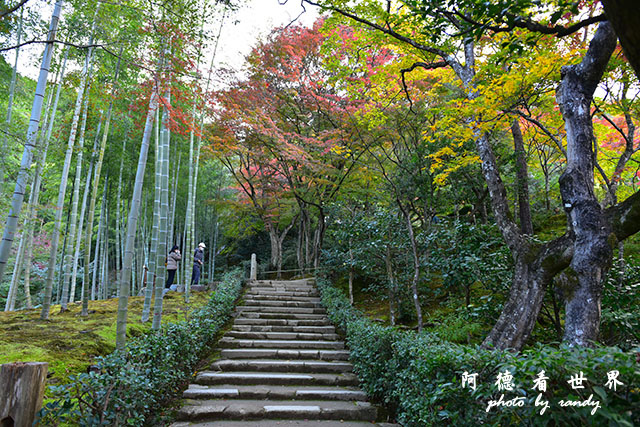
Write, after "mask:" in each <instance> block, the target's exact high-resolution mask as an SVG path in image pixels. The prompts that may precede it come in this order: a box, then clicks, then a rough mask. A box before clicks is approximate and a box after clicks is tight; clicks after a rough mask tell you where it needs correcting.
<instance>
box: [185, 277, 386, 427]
mask: <svg viewBox="0 0 640 427" xmlns="http://www.w3.org/2000/svg"><path fill="white" fill-rule="evenodd" d="M237 313H238V315H237V317H236V319H235V322H234V324H233V328H232V329H231V331H229V332H228V333H227V334H225V336H224V337H223V338H222V339H221V340H220V342H219V349H220V351H221V359H219V360H217V361H216V362H214V363H213V364H212V365H211V366H210V370H208V371H202V372H200V373H198V375H197V376H196V378H195V380H194V382H193V383H192V384H190V385H189V388H188V389H187V390H186V391H185V392H184V394H183V397H184V401H183V406H182V408H181V409H180V410H179V412H178V420H179V421H178V422H176V423H174V424H173V427H183V426H210V427H214V426H227V427H232V426H237V427H240V426H261V427H271V426H280V427H289V426H304V427H329V426H337V425H340V426H345V427H346V426H353V427H355V426H373V425H377V426H393V425H394V424H386V423H378V424H375V421H376V419H377V418H378V410H377V408H376V407H375V406H373V405H371V404H370V403H369V402H367V400H366V399H367V398H366V395H365V393H364V392H363V391H362V390H360V389H359V388H358V378H357V377H356V376H355V375H354V374H353V373H352V366H351V364H350V363H349V362H348V358H349V352H348V350H346V349H345V346H344V342H343V341H341V340H340V338H339V336H338V335H336V332H335V329H334V327H333V325H332V324H331V323H330V321H329V319H328V318H327V315H326V311H325V309H324V308H323V307H322V306H321V305H320V297H319V294H318V291H317V289H316V287H315V281H314V280H313V279H305V280H294V281H255V282H253V283H251V284H250V285H249V286H248V289H247V291H246V294H245V296H244V305H243V306H239V307H237Z"/></svg>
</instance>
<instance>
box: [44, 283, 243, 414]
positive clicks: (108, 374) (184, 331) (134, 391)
mask: <svg viewBox="0 0 640 427" xmlns="http://www.w3.org/2000/svg"><path fill="white" fill-rule="evenodd" d="M241 277H242V275H241V272H239V271H237V270H236V271H232V272H229V273H227V274H225V276H224V277H223V279H222V281H221V282H220V284H219V285H218V288H217V290H216V291H215V292H214V293H213V295H212V297H211V299H210V300H209V302H208V303H207V305H206V306H204V307H202V308H201V309H199V310H198V311H196V312H195V313H194V314H193V315H192V316H191V318H190V319H189V320H188V321H184V322H179V323H172V324H168V325H164V326H163V327H162V328H161V329H160V330H159V331H158V332H156V333H150V334H147V335H144V336H142V337H139V338H137V339H133V340H131V341H130V342H129V343H128V344H127V345H126V347H125V349H124V350H123V351H118V350H116V351H114V352H113V353H111V354H110V355H108V356H106V357H103V358H100V359H99V360H98V363H97V366H96V369H95V370H94V372H90V373H88V374H80V375H77V376H74V377H72V378H71V381H70V383H69V384H65V385H62V386H58V387H50V391H51V392H52V394H53V395H54V396H55V397H56V399H55V400H54V401H52V402H49V403H47V404H46V405H45V407H44V408H43V409H42V411H41V412H40V414H39V415H40V419H41V423H42V424H44V425H57V424H58V423H60V422H66V423H71V424H72V425H81V426H96V425H133V426H140V425H154V424H156V421H157V420H155V419H154V417H155V416H156V415H155V413H156V411H157V410H158V409H159V408H161V407H163V406H164V405H166V404H167V403H168V402H170V401H171V400H172V399H173V398H175V397H176V396H177V395H178V394H179V393H180V390H181V389H182V387H183V385H184V384H185V383H186V382H187V381H188V379H189V377H190V376H191V375H192V373H193V370H194V369H195V366H196V364H197V363H198V361H199V360H201V359H202V358H203V356H204V355H205V354H206V351H208V350H209V348H210V346H211V344H213V342H214V340H215V338H216V334H217V332H218V331H219V330H220V328H221V327H222V326H223V325H224V324H225V322H226V321H227V319H228V318H229V315H230V313H231V311H232V310H233V308H234V307H235V303H236V300H237V299H238V297H239V295H240V290H241Z"/></svg>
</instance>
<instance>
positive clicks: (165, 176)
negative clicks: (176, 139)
mask: <svg viewBox="0 0 640 427" xmlns="http://www.w3.org/2000/svg"><path fill="white" fill-rule="evenodd" d="M170 96H171V93H170V91H169V90H167V94H166V96H165V102H166V103H167V105H166V106H165V108H164V109H163V111H162V131H161V132H160V142H161V144H160V150H159V152H160V153H161V156H160V166H161V171H162V175H161V181H160V189H161V194H160V227H159V229H158V253H157V258H156V286H155V304H154V306H153V322H152V325H151V327H152V329H153V330H158V329H160V324H161V323H162V297H163V296H164V293H163V290H164V284H165V278H166V273H167V267H166V265H165V262H164V260H166V257H167V252H168V250H167V232H168V230H167V228H168V227H167V226H168V214H169V141H170V137H171V133H170V131H169V121H170V117H169V105H170V104H171V98H170ZM185 300H186V301H187V302H189V286H187V287H186V288H185Z"/></svg>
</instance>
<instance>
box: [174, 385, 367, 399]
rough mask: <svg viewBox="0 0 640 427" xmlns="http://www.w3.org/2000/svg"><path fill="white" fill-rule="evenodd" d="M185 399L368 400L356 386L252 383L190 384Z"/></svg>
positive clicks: (184, 395) (185, 392) (183, 395)
mask: <svg viewBox="0 0 640 427" xmlns="http://www.w3.org/2000/svg"><path fill="white" fill-rule="evenodd" d="M182 397H184V398H185V399H271V400H275V399H282V400H284V399H296V400H345V401H366V400H367V395H366V394H365V392H363V391H362V390H360V389H358V388H354V387H351V388H350V387H309V386H302V387H292V386H269V387H265V386H251V385H244V386H243V385H240V386H239V385H229V384H220V385H214V386H213V385H199V384H190V385H189V388H188V389H187V390H185V391H184V393H182Z"/></svg>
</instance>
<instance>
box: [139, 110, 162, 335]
mask: <svg viewBox="0 0 640 427" xmlns="http://www.w3.org/2000/svg"><path fill="white" fill-rule="evenodd" d="M155 124H156V129H155V130H156V132H155V137H156V138H155V149H156V151H155V157H156V158H155V185H154V198H153V223H152V226H151V250H150V254H149V260H148V267H149V270H148V272H147V285H146V289H145V292H144V305H143V307H142V319H141V320H142V321H143V322H147V321H149V316H150V314H151V298H152V297H153V291H154V287H155V280H156V257H157V254H158V230H159V227H160V197H161V194H162V191H161V184H162V183H161V180H162V171H161V169H162V164H161V160H162V155H161V152H160V147H161V143H160V109H157V110H156V118H155ZM145 217H146V216H145Z"/></svg>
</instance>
